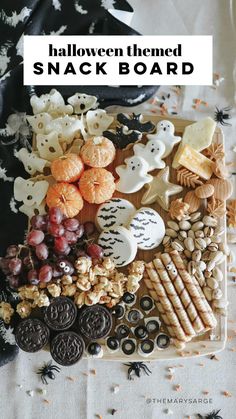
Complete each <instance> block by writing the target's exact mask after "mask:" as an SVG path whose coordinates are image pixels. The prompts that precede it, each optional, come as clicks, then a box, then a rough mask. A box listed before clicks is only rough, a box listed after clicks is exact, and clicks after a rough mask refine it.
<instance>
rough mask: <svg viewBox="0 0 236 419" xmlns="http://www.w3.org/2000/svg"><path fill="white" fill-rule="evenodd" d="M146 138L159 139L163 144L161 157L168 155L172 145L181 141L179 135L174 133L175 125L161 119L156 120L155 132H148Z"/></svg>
mask: <svg viewBox="0 0 236 419" xmlns="http://www.w3.org/2000/svg"><path fill="white" fill-rule="evenodd" d="M147 138H148V140H154V141H155V140H159V141H162V142H163V143H164V144H165V148H166V149H165V153H164V155H163V156H162V157H163V158H165V157H167V156H169V154H170V153H171V152H172V150H173V148H174V146H175V145H176V144H178V143H179V142H180V141H181V137H178V136H176V135H175V126H174V124H172V122H170V121H167V120H163V121H160V122H158V124H157V127H156V133H155V134H148V135H147Z"/></svg>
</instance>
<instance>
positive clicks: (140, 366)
mask: <svg viewBox="0 0 236 419" xmlns="http://www.w3.org/2000/svg"><path fill="white" fill-rule="evenodd" d="M124 365H126V366H127V367H129V369H128V380H133V378H132V372H134V373H135V375H136V376H137V377H140V372H141V370H143V371H144V372H145V374H146V375H149V373H150V374H152V371H150V369H149V368H148V367H147V365H145V364H144V362H129V363H128V364H124Z"/></svg>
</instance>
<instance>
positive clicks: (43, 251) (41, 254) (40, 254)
mask: <svg viewBox="0 0 236 419" xmlns="http://www.w3.org/2000/svg"><path fill="white" fill-rule="evenodd" d="M35 253H36V256H37V258H38V259H40V260H45V259H47V258H48V253H49V252H48V247H47V245H46V244H45V243H40V244H38V245H37V246H36V247H35Z"/></svg>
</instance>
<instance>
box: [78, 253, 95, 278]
mask: <svg viewBox="0 0 236 419" xmlns="http://www.w3.org/2000/svg"><path fill="white" fill-rule="evenodd" d="M74 266H75V269H76V270H77V272H78V273H81V274H86V273H88V272H89V269H90V268H91V266H92V261H91V259H90V258H88V257H86V256H82V257H80V258H78V259H77V260H76V261H75V265H74Z"/></svg>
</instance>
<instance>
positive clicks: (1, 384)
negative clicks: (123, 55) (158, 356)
mask: <svg viewBox="0 0 236 419" xmlns="http://www.w3.org/2000/svg"><path fill="white" fill-rule="evenodd" d="M232 2H235V0H232ZM111 3H112V2H111ZM130 3H131V4H132V6H133V7H134V9H135V14H134V17H133V21H132V26H133V27H134V28H135V29H137V30H139V31H140V32H141V33H144V34H159V35H164V34H166V35H185V34H186V35H187V34H195V35H200V34H209V35H210V34H213V35H214V71H216V72H220V73H221V75H222V76H223V77H224V78H225V80H224V82H222V84H221V85H220V87H219V88H218V89H217V90H213V89H212V88H210V87H200V88H199V87H192V86H191V87H188V88H186V89H185V94H184V100H183V109H182V114H181V116H184V117H189V118H196V119H198V118H201V117H202V116H204V115H205V114H207V115H211V116H212V115H213V111H214V107H215V105H218V106H220V107H222V106H224V105H231V106H233V105H234V91H235V86H234V81H233V68H234V63H235V58H236V57H235V56H236V48H235V45H236V43H235V42H236V39H235V35H234V32H233V29H232V25H231V18H230V1H228V0H188V1H186V0H146V1H143V0H130ZM197 97H199V98H201V99H203V100H207V102H208V103H209V106H208V107H207V108H204V109H203V110H202V111H201V112H200V111H198V112H194V111H193V110H192V100H193V98H197ZM233 114H235V108H234V111H233ZM231 122H232V127H225V128H224V133H225V138H226V147H227V160H228V161H232V159H233V157H235V154H234V153H232V146H233V145H234V146H235V144H236V134H235V132H236V116H234V117H233V119H232V120H231ZM228 293H229V299H230V303H231V304H230V308H229V320H231V321H232V320H233V319H236V305H235V301H236V286H235V284H234V283H232V282H231V281H230V280H229V284H228ZM229 335H230V336H233V338H232V340H230V341H229V342H228V344H227V347H226V349H225V351H224V352H222V353H220V354H219V355H218V358H219V361H216V360H210V359H209V358H207V357H205V358H201V359H195V360H184V359H181V361H180V362H179V363H178V364H177V367H175V371H174V379H173V381H169V380H168V379H167V375H168V370H167V368H168V367H170V366H173V365H175V363H174V364H173V363H172V362H156V363H154V362H153V363H151V366H150V367H151V370H152V375H151V376H149V377H147V376H144V375H143V376H142V377H141V378H140V379H136V380H134V381H132V382H130V381H128V380H127V372H126V371H127V368H126V367H125V366H123V365H122V364H120V363H115V362H105V361H89V362H87V361H82V362H80V363H79V364H77V365H76V366H74V367H70V368H64V369H62V372H61V373H60V374H58V376H57V378H56V380H55V381H50V385H48V386H43V385H42V384H41V383H40V380H39V377H38V376H37V375H36V373H35V371H36V370H37V368H38V367H40V366H41V365H42V363H43V362H45V361H48V360H49V359H50V355H49V354H47V353H45V352H40V353H37V354H35V355H28V354H26V353H23V352H21V353H20V355H19V357H18V358H17V359H16V360H15V361H14V362H13V363H11V364H8V365H6V366H5V367H3V368H1V369H0V418H2V419H54V418H57V419H93V418H96V417H98V416H96V415H101V416H102V418H103V419H105V418H109V417H111V412H110V410H111V409H116V410H117V412H116V413H115V414H114V417H115V418H117V419H130V418H135V419H154V418H155V419H163V418H165V417H168V415H167V413H168V412H167V411H166V409H170V410H171V411H172V412H173V415H172V417H173V418H174V419H182V418H187V417H189V416H190V417H191V419H193V418H194V417H196V416H194V414H196V413H202V414H204V413H209V412H210V411H211V410H213V409H217V410H218V409H221V415H222V417H223V418H224V419H235V417H236V413H235V407H236V402H235V400H236V380H235V373H236V352H233V351H232V348H234V347H236V323H232V322H230V323H229ZM179 364H181V365H182V367H180V366H179ZM201 364H202V365H201ZM93 369H95V370H96V375H94V374H93V373H92V372H91V370H93ZM68 377H70V378H68ZM72 380H73V381H72ZM177 384H180V385H181V387H182V391H181V392H176V391H175V390H174V386H175V385H177ZM116 385H119V392H117V393H116V394H114V392H113V387H114V386H116ZM42 388H46V390H47V394H46V395H43V394H41V393H40V392H39V390H40V389H42ZM28 391H33V392H34V393H33V397H30V396H29V395H28V393H27V392H28ZM204 391H208V392H209V394H207V395H204V394H203V392H204ZM223 391H229V392H231V393H232V397H230V398H226V397H224V395H223V394H222V393H223ZM44 399H46V400H47V401H48V402H45V401H44ZM160 399H164V400H165V399H172V401H173V403H172V404H170V403H169V404H168V403H167V400H166V403H165V402H164V400H162V402H161V403H160ZM181 399H183V401H182V402H181ZM189 399H201V400H202V401H199V402H198V404H195V403H191V402H190V400H189ZM169 413H171V412H169ZM188 415H189V416H188Z"/></svg>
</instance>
